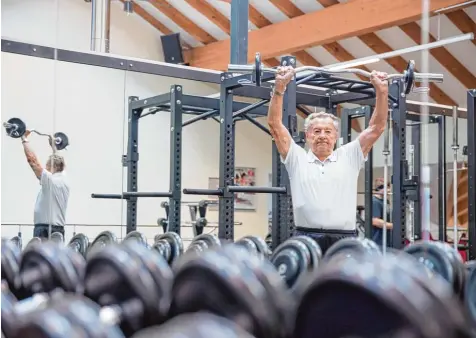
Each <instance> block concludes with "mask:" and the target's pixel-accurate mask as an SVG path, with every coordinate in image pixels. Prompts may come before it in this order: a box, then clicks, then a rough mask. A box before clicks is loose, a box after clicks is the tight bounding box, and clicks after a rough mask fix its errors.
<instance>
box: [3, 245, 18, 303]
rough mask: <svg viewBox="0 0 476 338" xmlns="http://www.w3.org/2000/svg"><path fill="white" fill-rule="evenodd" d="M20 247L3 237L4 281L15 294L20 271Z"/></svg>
mask: <svg viewBox="0 0 476 338" xmlns="http://www.w3.org/2000/svg"><path fill="white" fill-rule="evenodd" d="M20 255H21V253H20V249H19V248H18V247H17V246H16V245H14V244H13V243H11V242H10V241H7V240H5V239H2V272H1V273H2V281H5V282H6V283H7V286H8V288H9V289H10V290H11V291H12V292H13V293H14V294H15V291H16V290H15V277H16V276H17V275H18V273H19V271H20Z"/></svg>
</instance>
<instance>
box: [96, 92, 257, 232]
mask: <svg viewBox="0 0 476 338" xmlns="http://www.w3.org/2000/svg"><path fill="white" fill-rule="evenodd" d="M246 106H247V104H244V103H241V102H233V108H234V109H235V110H240V109H244V108H245V107H246ZM219 108H220V100H218V99H214V98H208V97H200V96H193V95H185V94H183V88H182V86H180V85H172V86H171V87H170V92H168V93H164V94H160V95H157V96H153V97H150V98H145V99H139V98H138V97H137V96H130V97H129V105H128V117H129V119H128V121H129V125H128V146H127V154H126V155H123V157H122V163H123V166H125V167H127V178H126V180H127V191H125V192H122V194H96V193H93V194H91V197H92V198H101V199H119V200H125V201H126V203H127V216H126V233H127V234H128V233H130V232H132V231H136V230H137V199H138V198H140V197H143V198H163V197H166V198H168V199H169V200H168V207H169V215H168V220H167V231H169V232H175V233H177V234H180V204H181V198H182V196H181V195H182V191H181V184H182V183H181V181H182V174H181V172H182V128H183V127H185V126H187V125H190V124H192V123H194V122H196V121H199V120H203V119H207V118H212V119H214V120H216V121H217V122H219V121H218V120H217V119H216V116H217V115H218V111H219ZM161 111H166V112H170V155H169V156H170V179H169V182H170V183H169V191H165V192H138V191H137V185H138V175H139V174H138V162H139V120H140V119H141V118H143V117H146V116H148V115H153V114H156V113H157V112H161ZM254 113H255V114H261V115H264V114H265V113H266V110H265V109H259V108H257V109H256V110H255V112H254ZM182 114H193V115H196V116H194V117H193V118H191V119H189V120H187V121H183V119H182Z"/></svg>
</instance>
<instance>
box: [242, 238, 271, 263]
mask: <svg viewBox="0 0 476 338" xmlns="http://www.w3.org/2000/svg"><path fill="white" fill-rule="evenodd" d="M245 237H246V238H249V239H250V240H251V241H252V242H253V243H254V244H255V246H256V249H257V250H258V253H259V254H260V255H262V256H263V257H264V258H269V257H270V256H271V250H270V249H269V247H268V245H267V244H266V242H265V240H264V239H262V238H261V237H258V236H245Z"/></svg>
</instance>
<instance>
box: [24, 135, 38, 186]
mask: <svg viewBox="0 0 476 338" xmlns="http://www.w3.org/2000/svg"><path fill="white" fill-rule="evenodd" d="M29 135H30V131H29V130H27V131H26V133H25V135H23V136H22V144H23V151H24V152H25V157H26V160H27V162H28V164H29V165H30V167H31V169H32V170H33V172H34V173H35V176H36V177H37V178H38V179H40V178H41V173H42V172H43V166H42V165H41V163H40V161H39V160H38V157H37V156H36V154H35V153H34V152H33V150H32V149H31V148H30V144H29V142H28V136H29Z"/></svg>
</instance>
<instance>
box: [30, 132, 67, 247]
mask: <svg viewBox="0 0 476 338" xmlns="http://www.w3.org/2000/svg"><path fill="white" fill-rule="evenodd" d="M29 135H30V131H29V130H27V131H26V133H25V134H24V135H23V136H22V138H21V139H22V144H23V150H24V151H25V156H26V159H27V161H28V164H29V165H30V167H31V169H32V170H33V172H34V173H35V176H36V177H37V178H38V180H39V181H40V186H41V187H40V192H39V193H38V197H37V199H36V205H35V212H34V219H33V222H34V225H35V227H34V230H33V236H34V237H40V238H48V234H49V225H50V224H51V233H53V232H60V233H61V234H63V236H64V225H65V219H66V208H67V206H68V199H69V185H68V183H67V182H66V176H65V173H64V168H65V162H64V158H63V156H60V155H58V154H56V153H54V154H53V155H50V156H49V157H48V160H47V162H46V166H45V168H43V166H42V165H41V163H40V161H39V160H38V157H37V156H36V154H35V153H34V152H33V150H32V149H31V148H30V145H29V141H28V136H29ZM52 144H54V142H52Z"/></svg>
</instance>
